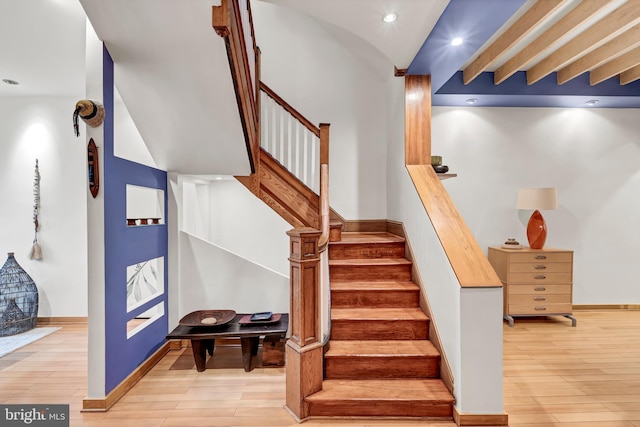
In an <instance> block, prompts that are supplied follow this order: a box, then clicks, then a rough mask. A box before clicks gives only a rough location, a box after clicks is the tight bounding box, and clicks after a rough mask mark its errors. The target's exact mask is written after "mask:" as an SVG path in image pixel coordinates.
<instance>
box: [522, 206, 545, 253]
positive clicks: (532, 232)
mask: <svg viewBox="0 0 640 427" xmlns="http://www.w3.org/2000/svg"><path fill="white" fill-rule="evenodd" d="M527 240H529V246H530V247H531V249H542V247H543V246H544V242H545V240H547V224H545V222H544V218H543V217H542V214H541V213H540V211H539V210H537V209H536V210H535V211H534V212H533V214H531V218H529V223H528V224H527Z"/></svg>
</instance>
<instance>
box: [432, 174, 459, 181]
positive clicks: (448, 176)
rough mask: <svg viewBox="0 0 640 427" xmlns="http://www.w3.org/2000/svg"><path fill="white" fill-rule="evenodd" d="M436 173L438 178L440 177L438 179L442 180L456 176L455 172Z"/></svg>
mask: <svg viewBox="0 0 640 427" xmlns="http://www.w3.org/2000/svg"><path fill="white" fill-rule="evenodd" d="M436 175H438V178H440V181H442V180H443V179H448V178H455V177H457V176H458V174H457V173H438V174H436Z"/></svg>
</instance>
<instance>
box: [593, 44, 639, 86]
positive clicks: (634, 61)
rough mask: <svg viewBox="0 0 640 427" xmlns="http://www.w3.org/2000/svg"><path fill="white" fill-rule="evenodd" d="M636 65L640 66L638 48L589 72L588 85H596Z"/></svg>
mask: <svg viewBox="0 0 640 427" xmlns="http://www.w3.org/2000/svg"><path fill="white" fill-rule="evenodd" d="M638 64H640V47H637V48H635V49H633V50H630V51H629V52H627V53H625V54H624V55H620V56H618V57H617V58H616V59H614V60H612V61H610V62H607V63H606V64H604V65H601V66H600V67H598V68H596V69H594V70H593V71H591V73H589V83H590V84H591V86H594V85H597V84H598V83H600V82H603V81H605V80H607V79H609V78H611V77H613V76H616V75H618V74H620V73H622V72H624V71H627V70H628V69H630V68H633V67H635V66H636V65H638Z"/></svg>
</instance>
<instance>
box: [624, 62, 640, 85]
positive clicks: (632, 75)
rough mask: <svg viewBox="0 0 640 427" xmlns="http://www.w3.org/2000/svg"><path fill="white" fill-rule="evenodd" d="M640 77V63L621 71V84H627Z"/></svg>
mask: <svg viewBox="0 0 640 427" xmlns="http://www.w3.org/2000/svg"><path fill="white" fill-rule="evenodd" d="M638 79H640V65H636V66H635V67H633V68H629V69H628V70H627V71H624V72H622V73H620V84H621V85H626V84H628V83H631V82H635V81H636V80H638Z"/></svg>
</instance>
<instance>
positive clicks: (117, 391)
mask: <svg viewBox="0 0 640 427" xmlns="http://www.w3.org/2000/svg"><path fill="white" fill-rule="evenodd" d="M170 347H171V344H170V343H169V342H168V341H167V342H165V343H164V344H163V345H162V346H161V347H160V348H159V349H158V350H157V351H156V352H155V353H153V354H152V355H151V357H149V358H148V359H147V360H145V361H144V362H142V363H141V364H140V366H138V367H137V368H136V369H135V370H134V371H133V372H131V373H130V374H129V376H128V377H127V378H125V379H124V380H122V382H121V383H120V384H118V385H117V386H116V387H115V388H114V389H113V390H112V391H111V393H109V394H108V395H107V396H106V397H105V398H104V399H91V398H85V399H83V400H82V411H81V412H106V411H108V410H109V408H111V407H112V406H113V405H114V404H115V403H116V402H117V401H118V400H120V398H122V397H123V396H124V395H125V394H127V392H128V391H129V390H131V389H132V388H133V386H134V385H136V383H137V382H138V381H140V380H141V379H142V377H144V376H145V375H146V374H147V372H149V371H150V370H151V368H153V367H154V366H155V365H156V364H157V363H158V362H159V361H160V360H161V359H162V358H163V357H164V356H165V354H167V352H168V351H169V348H170Z"/></svg>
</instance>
